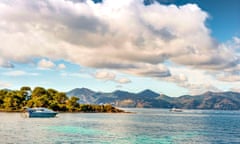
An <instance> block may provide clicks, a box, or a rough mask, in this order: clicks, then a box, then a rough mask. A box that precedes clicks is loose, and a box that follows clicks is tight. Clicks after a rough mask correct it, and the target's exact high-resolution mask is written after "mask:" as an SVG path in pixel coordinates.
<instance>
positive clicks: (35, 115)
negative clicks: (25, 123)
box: [28, 112, 57, 118]
mask: <svg viewBox="0 0 240 144" xmlns="http://www.w3.org/2000/svg"><path fill="white" fill-rule="evenodd" d="M56 115H57V113H56V112H52V113H36V112H32V113H29V114H28V117H29V118H50V117H56Z"/></svg>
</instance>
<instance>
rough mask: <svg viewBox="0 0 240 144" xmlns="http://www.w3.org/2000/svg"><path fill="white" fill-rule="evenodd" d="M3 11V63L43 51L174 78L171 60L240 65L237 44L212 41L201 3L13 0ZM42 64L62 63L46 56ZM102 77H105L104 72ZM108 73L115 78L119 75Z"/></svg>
mask: <svg viewBox="0 0 240 144" xmlns="http://www.w3.org/2000/svg"><path fill="white" fill-rule="evenodd" d="M0 9H1V11H0V17H1V21H0V39H1V45H0V57H1V59H2V60H1V59H0V66H4V65H5V67H11V62H21V63H25V62H28V61H30V60H31V59H32V58H35V57H37V58H47V59H51V60H57V59H64V60H67V61H70V62H73V63H76V64H79V65H82V66H86V67H94V68H104V69H115V70H116V69H117V70H119V71H122V72H125V73H129V74H134V75H140V76H146V77H169V76H171V72H170V71H169V69H168V68H167V67H166V66H164V62H165V61H166V60H168V61H172V62H174V63H177V64H181V65H187V66H192V67H195V68H201V69H212V70H222V69H225V68H231V67H234V66H236V65H237V64H238V63H239V56H238V55H236V53H235V51H236V49H232V48H229V46H228V45H224V46H223V45H221V44H219V43H217V42H215V41H214V40H213V38H212V37H211V35H210V30H209V29H208V28H207V27H206V25H205V21H206V19H207V18H208V14H207V13H206V12H204V11H203V10H202V9H200V8H199V7H198V6H197V5H195V4H187V5H183V6H179V7H177V6H175V5H161V4H159V3H152V4H151V5H148V6H145V5H144V4H143V2H142V1H140V0H121V1H116V0H103V2H102V3H97V4H95V3H94V2H92V1H91V0H86V1H85V0H84V1H81V2H73V1H68V0H41V1H29V0H9V1H1V2H0ZM234 40H235V41H236V43H237V42H239V39H238V38H235V39H234ZM6 62H7V63H6ZM6 64H7V65H6ZM39 67H41V68H53V67H56V65H55V64H54V63H53V62H51V61H49V60H46V59H43V60H41V61H40V62H39ZM62 68H63V65H62ZM98 77H99V78H101V77H102V78H103V79H104V75H101V74H99V76H98ZM105 77H106V79H111V78H112V79H114V78H113V75H108V74H106V75H105Z"/></svg>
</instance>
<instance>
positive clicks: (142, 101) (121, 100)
mask: <svg viewBox="0 0 240 144" xmlns="http://www.w3.org/2000/svg"><path fill="white" fill-rule="evenodd" d="M66 94H67V96H69V97H70V96H76V97H78V98H79V99H80V100H79V102H80V103H87V104H106V103H110V104H112V105H114V106H117V107H137V108H173V107H175V108H181V109H218V110H240V93H237V92H231V91H229V92H206V93H203V94H200V95H183V96H180V97H170V96H167V95H164V94H159V93H156V92H154V91H152V90H149V89H147V90H144V91H142V92H139V93H130V92H127V91H120V90H117V91H114V92H111V93H104V92H95V91H93V90H90V89H87V88H75V89H73V90H71V91H69V92H67V93H66Z"/></svg>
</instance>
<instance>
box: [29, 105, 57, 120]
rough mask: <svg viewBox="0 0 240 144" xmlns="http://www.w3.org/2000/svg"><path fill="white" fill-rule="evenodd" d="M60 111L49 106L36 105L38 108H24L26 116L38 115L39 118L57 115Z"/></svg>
mask: <svg viewBox="0 0 240 144" xmlns="http://www.w3.org/2000/svg"><path fill="white" fill-rule="evenodd" d="M57 114H58V113H57V112H54V111H52V110H50V109H47V108H42V107H36V108H26V109H25V110H24V117H29V118H33V117H37V118H49V117H55V116H56V115H57Z"/></svg>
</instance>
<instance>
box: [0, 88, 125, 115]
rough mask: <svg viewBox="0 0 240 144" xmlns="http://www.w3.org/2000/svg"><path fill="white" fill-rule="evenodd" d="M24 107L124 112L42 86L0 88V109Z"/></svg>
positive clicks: (16, 109)
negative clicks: (11, 88)
mask: <svg viewBox="0 0 240 144" xmlns="http://www.w3.org/2000/svg"><path fill="white" fill-rule="evenodd" d="M25 107H29V108H33V107H45V108H49V109H52V110H54V111H57V112H87V113H90V112H91V113H124V112H125V111H123V110H121V109H118V108H116V107H114V106H112V105H111V104H101V105H97V104H80V103H79V98H78V97H75V96H71V97H68V96H67V95H66V93H65V92H59V91H57V90H55V89H52V88H49V89H45V88H43V87H35V88H34V89H33V90H32V89H31V87H28V86H24V87H21V88H20V90H9V89H2V90H0V111H1V112H21V111H23V109H24V108H25Z"/></svg>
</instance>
